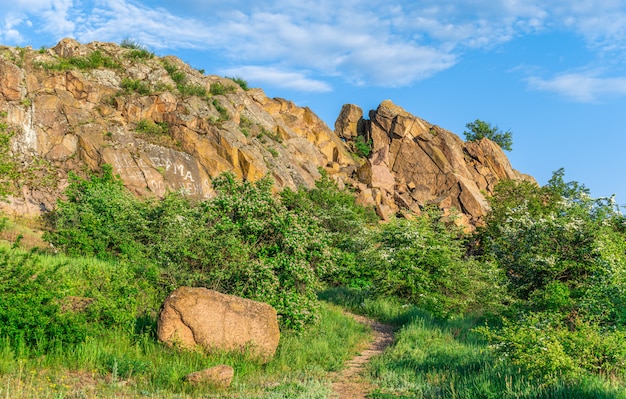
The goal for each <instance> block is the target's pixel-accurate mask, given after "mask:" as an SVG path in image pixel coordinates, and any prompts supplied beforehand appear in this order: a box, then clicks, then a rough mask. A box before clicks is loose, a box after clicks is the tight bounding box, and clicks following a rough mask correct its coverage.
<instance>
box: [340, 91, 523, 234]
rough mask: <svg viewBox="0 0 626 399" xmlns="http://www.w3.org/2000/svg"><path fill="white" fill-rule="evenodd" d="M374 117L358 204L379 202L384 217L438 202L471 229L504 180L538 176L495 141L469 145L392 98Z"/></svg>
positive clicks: (360, 171) (360, 170)
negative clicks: (523, 170) (514, 162)
mask: <svg viewBox="0 0 626 399" xmlns="http://www.w3.org/2000/svg"><path fill="white" fill-rule="evenodd" d="M369 116H370V119H371V123H370V124H369V126H370V130H369V131H366V132H365V133H364V135H366V136H369V137H371V139H372V153H371V154H370V156H369V158H368V160H367V161H366V162H365V163H363V164H362V165H361V166H360V167H359V168H358V170H357V178H358V179H359V181H360V182H361V183H363V184H365V186H366V187H367V189H360V190H359V192H358V202H359V203H360V204H368V205H369V204H374V206H375V207H376V212H377V213H378V215H379V216H380V217H381V218H382V219H383V220H386V219H388V218H389V217H390V215H392V214H393V213H397V212H398V210H399V209H408V210H413V211H419V209H420V207H422V206H425V205H427V204H436V205H438V206H439V207H440V208H442V209H443V210H444V211H445V212H446V213H449V214H452V210H456V212H461V213H462V215H460V217H458V218H457V219H456V221H457V223H462V224H463V225H466V226H469V227H470V228H471V227H472V226H475V225H477V224H480V223H481V222H482V219H483V217H484V216H485V215H486V213H487V212H488V210H489V204H488V202H487V201H486V199H485V195H489V194H491V193H493V189H494V187H495V185H496V184H497V183H498V182H499V181H500V180H503V179H517V180H520V179H529V180H533V179H532V178H531V177H530V176H525V175H522V174H520V173H519V172H517V171H516V170H514V169H513V168H512V167H511V164H510V163H509V161H508V159H507V158H506V156H505V155H504V153H503V152H502V149H501V148H500V147H499V146H498V145H497V144H495V143H493V142H492V141H490V140H487V139H483V140H481V141H479V142H469V143H465V142H463V140H461V139H460V138H459V137H458V136H457V135H455V134H453V133H451V132H449V131H447V130H445V129H442V128H440V127H438V126H434V125H431V124H429V123H428V122H426V121H424V120H422V119H420V118H417V117H415V116H413V115H411V114H409V113H408V112H406V111H405V110H404V109H402V108H401V107H399V106H397V105H395V104H393V103H392V102H391V101H389V100H386V101H383V102H382V103H381V104H380V106H379V107H378V109H377V110H376V111H371V112H370V114H369ZM344 119H346V116H345V115H340V120H338V122H337V125H338V126H343V125H344V124H345V122H344V121H343V120H344ZM405 182H408V183H405ZM370 197H371V198H370ZM390 199H393V201H390Z"/></svg>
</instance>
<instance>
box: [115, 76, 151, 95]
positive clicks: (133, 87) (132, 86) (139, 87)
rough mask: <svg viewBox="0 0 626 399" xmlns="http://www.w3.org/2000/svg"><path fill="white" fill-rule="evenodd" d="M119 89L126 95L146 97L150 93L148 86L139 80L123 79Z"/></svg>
mask: <svg viewBox="0 0 626 399" xmlns="http://www.w3.org/2000/svg"><path fill="white" fill-rule="evenodd" d="M121 87H122V89H123V90H124V91H125V92H127V93H129V92H135V93H138V94H141V95H142V96H147V95H149V94H150V93H152V89H151V88H150V85H149V84H147V83H145V82H144V81H142V80H140V79H128V78H124V79H122V83H121Z"/></svg>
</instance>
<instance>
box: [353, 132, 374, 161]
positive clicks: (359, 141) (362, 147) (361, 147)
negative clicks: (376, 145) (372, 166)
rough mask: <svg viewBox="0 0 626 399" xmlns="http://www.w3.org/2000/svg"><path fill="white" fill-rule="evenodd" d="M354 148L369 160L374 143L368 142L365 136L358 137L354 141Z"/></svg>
mask: <svg viewBox="0 0 626 399" xmlns="http://www.w3.org/2000/svg"><path fill="white" fill-rule="evenodd" d="M354 148H355V149H356V152H357V153H358V154H359V155H360V156H362V157H365V158H367V157H368V156H369V155H370V153H371V152H372V141H371V140H370V141H369V142H366V141H365V138H363V136H357V138H356V139H355V140H354Z"/></svg>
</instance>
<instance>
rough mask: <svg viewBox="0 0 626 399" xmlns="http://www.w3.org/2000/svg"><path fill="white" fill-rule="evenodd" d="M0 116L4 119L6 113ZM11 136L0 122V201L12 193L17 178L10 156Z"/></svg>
mask: <svg viewBox="0 0 626 399" xmlns="http://www.w3.org/2000/svg"><path fill="white" fill-rule="evenodd" d="M0 116H1V117H3V118H4V117H6V113H5V112H2V114H0ZM13 134H14V133H13V131H12V130H9V128H8V126H7V124H6V123H4V122H0V199H2V198H4V197H6V196H7V195H8V194H10V193H11V192H12V191H13V190H12V189H13V186H14V182H15V180H16V179H17V177H18V169H17V165H16V164H15V160H14V159H13V157H12V154H11V137H13Z"/></svg>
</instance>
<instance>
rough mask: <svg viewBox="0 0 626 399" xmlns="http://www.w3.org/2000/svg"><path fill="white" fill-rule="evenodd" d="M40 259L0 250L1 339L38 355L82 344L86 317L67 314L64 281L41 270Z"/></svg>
mask: <svg viewBox="0 0 626 399" xmlns="http://www.w3.org/2000/svg"><path fill="white" fill-rule="evenodd" d="M37 262H38V259H37V257H36V256H33V255H30V254H24V253H16V252H13V251H12V250H9V249H6V248H0V338H8V339H9V341H10V344H11V345H12V346H13V347H14V348H16V349H17V350H19V348H20V347H24V348H30V349H33V350H35V351H36V352H38V353H43V352H46V351H48V350H50V349H53V348H54V347H56V346H59V345H61V346H62V345H66V344H76V343H78V342H82V341H83V340H84V339H85V336H86V334H87V329H86V323H85V317H84V315H83V314H80V313H73V312H69V311H63V310H62V309H61V306H60V300H61V299H62V298H63V290H64V288H65V287H64V286H63V281H58V279H57V276H56V275H55V271H54V270H45V269H44V270H42V269H41V268H40V267H38V264H37Z"/></svg>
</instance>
